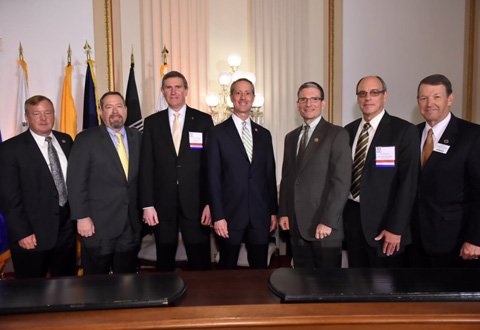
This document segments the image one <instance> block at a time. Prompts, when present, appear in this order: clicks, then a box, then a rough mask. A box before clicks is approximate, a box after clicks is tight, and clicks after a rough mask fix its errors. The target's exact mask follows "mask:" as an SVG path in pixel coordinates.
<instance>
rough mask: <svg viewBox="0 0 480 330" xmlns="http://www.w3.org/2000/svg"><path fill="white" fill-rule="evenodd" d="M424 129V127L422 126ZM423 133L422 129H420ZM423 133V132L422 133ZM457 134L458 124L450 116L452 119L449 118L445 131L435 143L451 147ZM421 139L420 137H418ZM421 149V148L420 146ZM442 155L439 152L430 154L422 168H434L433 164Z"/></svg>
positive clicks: (453, 117)
mask: <svg viewBox="0 0 480 330" xmlns="http://www.w3.org/2000/svg"><path fill="white" fill-rule="evenodd" d="M423 128H425V126H423ZM422 131H423V129H422ZM422 133H423V132H422ZM457 134H458V122H457V118H456V117H455V116H454V115H453V114H452V118H450V122H449V123H448V125H447V127H446V128H445V131H444V132H443V134H442V136H441V137H440V139H438V141H437V143H442V144H446V145H448V146H452V145H453V144H455V141H456V138H457ZM420 137H421V135H420ZM422 149H423V146H422ZM443 156H444V155H443V154H442V153H440V152H435V151H434V152H432V154H431V155H430V157H428V160H427V161H426V162H425V165H424V168H427V167H431V166H435V164H436V163H437V162H438V161H439V160H440V159H442V157H443Z"/></svg>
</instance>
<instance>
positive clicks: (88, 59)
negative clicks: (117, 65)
mask: <svg viewBox="0 0 480 330" xmlns="http://www.w3.org/2000/svg"><path fill="white" fill-rule="evenodd" d="M83 49H85V50H86V51H87V61H90V60H91V58H90V49H92V47H90V45H89V44H88V41H86V40H85V46H83Z"/></svg>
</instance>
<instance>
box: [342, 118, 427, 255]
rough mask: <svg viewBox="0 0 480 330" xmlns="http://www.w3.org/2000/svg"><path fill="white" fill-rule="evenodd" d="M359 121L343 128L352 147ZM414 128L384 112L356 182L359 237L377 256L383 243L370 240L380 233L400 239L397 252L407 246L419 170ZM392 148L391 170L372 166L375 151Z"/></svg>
mask: <svg viewBox="0 0 480 330" xmlns="http://www.w3.org/2000/svg"><path fill="white" fill-rule="evenodd" d="M360 122H361V119H357V120H355V121H354V122H352V123H350V124H348V125H347V126H346V127H345V128H346V129H347V131H348V133H349V135H350V146H352V148H355V146H353V142H354V139H355V135H356V133H357V129H358V126H359V125H360ZM419 143H420V142H419V139H418V132H417V129H416V127H415V126H414V125H413V124H411V123H409V122H407V121H405V120H403V119H400V118H397V117H393V116H390V115H389V114H388V113H387V112H385V115H384V116H383V118H382V120H381V121H380V124H379V125H378V128H377V131H376V132H375V135H374V137H373V140H372V142H371V145H370V147H369V149H368V153H367V157H366V159H365V167H364V172H363V175H362V179H361V181H360V216H361V221H362V228H363V234H364V235H365V239H366V240H367V242H368V244H369V245H370V246H372V247H376V248H377V252H378V255H383V253H381V249H382V246H383V240H382V241H379V242H376V241H375V240H374V238H375V237H376V236H378V234H380V232H381V231H382V230H387V231H389V232H391V233H394V234H396V235H402V240H401V248H403V247H404V246H405V245H406V244H409V243H411V240H412V239H411V232H410V220H411V215H412V209H413V203H414V201H415V194H416V189H417V181H418V171H419V167H420V148H419V147H418V146H419ZM390 146H394V147H395V167H377V166H376V151H375V148H376V147H390Z"/></svg>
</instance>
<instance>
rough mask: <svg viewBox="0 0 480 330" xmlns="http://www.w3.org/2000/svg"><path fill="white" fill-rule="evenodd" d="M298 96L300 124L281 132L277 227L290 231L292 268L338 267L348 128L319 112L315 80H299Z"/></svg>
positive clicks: (320, 104)
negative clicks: (301, 121) (331, 122)
mask: <svg viewBox="0 0 480 330" xmlns="http://www.w3.org/2000/svg"><path fill="white" fill-rule="evenodd" d="M297 96H298V100H297V108H298V112H299V113H300V116H301V117H302V118H303V121H304V124H303V125H302V126H300V127H298V128H296V129H294V130H293V131H291V132H290V133H288V134H287V136H286V137H285V152H284V157H283V168H282V182H281V185H280V207H279V216H280V221H279V223H280V227H281V228H282V229H283V230H289V232H290V241H291V243H292V256H293V262H294V266H295V268H312V269H313V268H327V267H328V268H334V267H340V266H341V262H342V239H343V221H342V211H343V208H344V206H345V202H346V201H347V198H348V191H349V189H350V172H351V168H352V160H351V157H350V147H349V145H348V133H347V132H346V131H345V129H343V128H342V127H338V126H335V125H333V124H330V123H329V122H327V121H326V120H325V119H323V118H322V110H323V109H324V108H325V100H324V93H323V88H322V87H321V86H320V85H319V84H317V83H315V82H306V83H304V84H302V85H301V86H300V88H299V89H298V92H297Z"/></svg>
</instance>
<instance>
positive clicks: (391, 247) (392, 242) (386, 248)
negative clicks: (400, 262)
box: [375, 230, 402, 256]
mask: <svg viewBox="0 0 480 330" xmlns="http://www.w3.org/2000/svg"><path fill="white" fill-rule="evenodd" d="M382 238H383V239H384V241H383V253H384V254H386V255H387V256H391V255H392V254H393V252H395V251H400V241H401V240H402V235H395V234H393V233H391V232H389V231H386V230H382V232H381V233H380V235H378V236H377V237H375V240H376V241H380V240H381V239H382Z"/></svg>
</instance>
